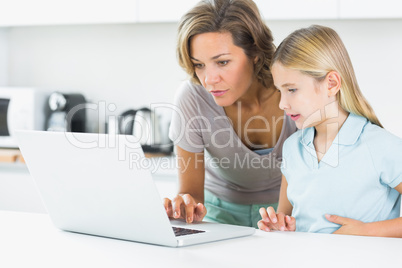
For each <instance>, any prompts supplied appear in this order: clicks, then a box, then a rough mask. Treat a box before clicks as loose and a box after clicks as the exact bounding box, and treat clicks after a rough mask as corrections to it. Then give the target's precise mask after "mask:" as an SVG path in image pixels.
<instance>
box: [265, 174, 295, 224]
mask: <svg viewBox="0 0 402 268" xmlns="http://www.w3.org/2000/svg"><path fill="white" fill-rule="evenodd" d="M287 189H288V182H287V181H286V178H285V176H283V175H282V184H281V189H280V192H279V203H278V209H277V212H275V210H274V208H273V207H268V208H260V214H261V217H262V220H260V221H259V222H258V228H259V229H261V230H263V231H268V232H269V231H271V230H280V231H295V230H296V220H295V218H294V217H291V216H289V215H291V214H292V210H293V206H292V204H291V203H290V202H289V199H288V195H287Z"/></svg>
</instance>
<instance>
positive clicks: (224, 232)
mask: <svg viewBox="0 0 402 268" xmlns="http://www.w3.org/2000/svg"><path fill="white" fill-rule="evenodd" d="M16 136H17V140H18V142H19V146H20V149H21V152H22V155H23V157H24V159H25V161H26V163H27V166H28V169H29V172H30V174H31V176H32V177H33V179H34V181H35V182H36V185H37V188H38V190H39V192H40V194H41V197H42V199H43V202H44V204H45V206H46V208H47V211H48V213H49V215H50V218H51V219H52V221H53V223H54V225H55V226H56V227H58V228H60V229H62V230H65V231H71V232H77V233H84V234H90V235H97V236H103V237H110V238H117V239H124V240H130V241H136V242H142V243H150V244H157V245H164V246H171V247H179V246H187V245H193V244H199V243H205V242H211V241H217V240H223V239H229V238H234V237H242V236H248V235H252V234H253V233H254V232H255V229H254V228H251V227H242V226H234V225H227V224H218V223H210V222H201V223H193V224H186V223H185V222H184V221H179V220H171V221H170V220H169V218H168V217H167V214H166V212H165V209H164V207H163V203H162V199H161V197H160V196H159V192H158V190H157V188H156V185H155V183H154V181H153V179H152V176H151V172H150V170H149V169H147V168H146V167H144V168H142V167H141V166H140V165H137V164H135V163H133V161H134V159H135V160H136V161H138V159H143V158H144V153H143V151H142V148H141V146H140V145H139V143H138V142H136V141H135V140H134V139H135V138H134V136H124V135H105V134H89V133H67V132H46V131H17V132H16ZM183 228H184V229H190V231H188V232H189V233H190V234H183V232H184V233H186V232H187V230H183ZM175 233H176V234H177V236H176V235H175Z"/></svg>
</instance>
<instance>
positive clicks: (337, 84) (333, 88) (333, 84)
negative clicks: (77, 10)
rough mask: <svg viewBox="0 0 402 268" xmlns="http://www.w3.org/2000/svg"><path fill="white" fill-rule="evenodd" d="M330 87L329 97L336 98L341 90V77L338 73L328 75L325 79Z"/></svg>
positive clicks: (333, 72) (332, 72)
mask: <svg viewBox="0 0 402 268" xmlns="http://www.w3.org/2000/svg"><path fill="white" fill-rule="evenodd" d="M325 80H326V81H327V85H328V96H329V97H330V96H336V94H337V93H338V91H339V90H340V89H341V76H340V75H339V73H338V72H336V71H331V72H329V73H328V74H327V77H326V78H325Z"/></svg>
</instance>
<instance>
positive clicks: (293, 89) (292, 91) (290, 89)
mask: <svg viewBox="0 0 402 268" xmlns="http://www.w3.org/2000/svg"><path fill="white" fill-rule="evenodd" d="M288 91H289V92H290V93H295V92H296V89H295V88H289V89H288Z"/></svg>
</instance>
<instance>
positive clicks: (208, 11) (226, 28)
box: [164, 0, 296, 227]
mask: <svg viewBox="0 0 402 268" xmlns="http://www.w3.org/2000/svg"><path fill="white" fill-rule="evenodd" d="M274 50H275V46H274V44H273V38H272V35H271V31H270V30H269V29H268V27H267V26H266V25H265V24H264V22H263V20H262V19H261V16H260V14H259V11H258V9H257V6H256V5H255V3H254V2H253V1H250V0H209V1H201V2H200V3H199V4H198V5H196V6H195V7H194V8H193V9H191V10H190V11H189V12H187V14H185V15H184V16H183V18H182V20H181V22H180V26H179V29H178V46H177V54H178V59H179V63H180V65H181V66H182V67H183V69H184V70H185V71H186V72H187V73H188V74H189V75H190V77H191V79H190V81H186V82H185V83H183V84H182V86H181V88H180V90H179V92H178V95H177V96H176V105H177V106H178V110H179V111H180V112H179V113H176V114H174V116H173V118H172V123H171V127H170V133H169V136H170V138H171V140H173V141H174V143H175V145H176V152H177V159H178V165H179V194H178V195H177V196H176V197H175V198H173V200H170V199H167V198H165V200H164V205H165V209H166V211H167V214H168V215H169V217H174V218H183V219H186V221H187V222H189V223H190V222H193V221H201V220H202V219H203V218H204V217H205V215H206V220H210V221H216V222H221V223H228V224H236V225H245V226H253V227H257V222H258V221H259V220H260V219H261V217H260V215H259V213H258V209H259V207H260V206H261V205H262V204H265V205H266V204H270V206H274V207H275V206H276V205H277V201H278V198H279V188H280V182H281V173H280V160H281V153H282V144H283V142H284V140H285V139H286V138H287V137H288V136H289V135H290V134H292V133H293V132H294V131H295V130H296V128H295V125H294V124H293V122H291V120H290V118H289V117H287V116H285V115H284V113H283V111H281V110H280V109H279V100H280V95H279V94H278V92H277V91H276V90H275V89H274V88H273V84H272V76H271V73H270V70H269V65H270V62H271V58H272V55H273V53H274ZM207 212H208V213H207Z"/></svg>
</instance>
